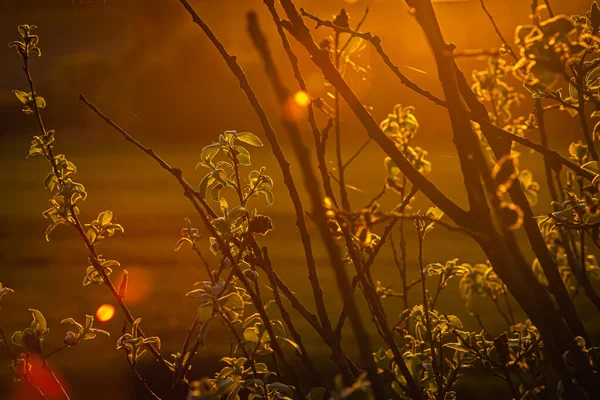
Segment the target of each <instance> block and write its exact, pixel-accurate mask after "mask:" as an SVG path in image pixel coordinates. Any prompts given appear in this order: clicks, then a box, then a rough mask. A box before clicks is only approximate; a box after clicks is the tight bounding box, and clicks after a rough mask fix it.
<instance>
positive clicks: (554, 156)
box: [302, 10, 595, 181]
mask: <svg viewBox="0 0 600 400" xmlns="http://www.w3.org/2000/svg"><path fill="white" fill-rule="evenodd" d="M302 13H303V15H305V16H307V17H308V18H310V19H313V20H314V21H316V22H317V26H326V27H328V28H331V29H335V30H337V31H340V32H345V33H350V34H352V35H354V36H356V37H360V38H361V39H363V40H366V41H367V42H369V43H371V44H372V45H373V47H374V48H375V50H376V51H377V53H378V54H379V56H380V57H381V59H382V60H383V62H384V63H385V65H386V66H387V67H388V68H389V69H390V70H391V71H392V72H393V73H394V74H395V75H396V76H397V77H398V78H399V79H400V82H401V83H402V84H403V85H405V86H406V87H407V88H409V89H411V90H413V91H414V92H415V93H417V94H419V95H421V96H423V97H425V98H427V99H429V100H430V101H432V102H433V103H434V104H436V105H438V106H442V107H447V104H446V102H445V101H444V100H442V99H440V98H439V97H436V96H435V95H433V94H431V93H430V92H428V91H426V90H424V89H422V88H421V87H419V86H418V85H417V84H415V83H414V82H412V81H411V80H410V79H408V78H407V77H406V76H405V75H403V74H402V73H401V72H400V70H399V68H398V66H397V65H395V64H394V63H393V62H392V60H391V59H390V57H389V56H388V54H387V53H386V52H385V51H384V49H383V47H382V45H381V39H380V38H379V37H378V36H373V35H372V34H370V33H368V32H366V33H362V32H356V31H354V30H352V29H349V28H343V27H339V26H337V25H335V24H333V23H332V22H331V21H325V20H322V19H319V18H318V17H316V16H314V15H312V14H309V13H307V12H306V11H304V10H302ZM556 100H557V101H558V100H560V99H556ZM563 105H564V106H565V107H571V108H576V107H574V106H573V105H571V104H568V103H564V104H563ZM470 117H471V118H472V119H473V120H474V121H475V122H477V123H479V124H480V125H482V126H483V127H486V128H487V129H488V130H489V132H490V134H491V135H493V137H494V138H501V139H505V140H509V141H512V142H516V143H519V144H521V145H523V146H525V147H528V148H530V149H532V150H534V151H536V152H538V153H540V154H543V155H546V156H547V157H548V158H549V159H550V160H551V161H552V164H553V166H560V165H563V166H565V167H567V168H569V169H571V170H572V171H573V172H575V173H576V174H577V175H579V176H583V177H585V178H586V179H588V180H590V181H591V180H593V179H594V177H595V174H593V173H591V172H590V171H587V170H584V169H583V168H581V167H580V166H578V165H577V164H575V163H573V162H572V161H570V160H569V159H567V158H565V157H562V156H561V155H560V154H559V153H557V152H555V151H553V150H550V149H548V148H546V147H545V146H542V145H540V144H538V143H535V142H533V141H531V140H529V139H527V138H524V137H520V136H517V135H514V134H512V133H510V132H507V131H506V130H504V129H502V128H499V127H497V126H495V125H493V124H491V123H490V122H489V121H486V120H481V119H480V118H476V117H474V116H473V115H470Z"/></svg>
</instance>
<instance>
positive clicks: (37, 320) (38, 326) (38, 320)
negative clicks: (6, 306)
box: [29, 308, 48, 333]
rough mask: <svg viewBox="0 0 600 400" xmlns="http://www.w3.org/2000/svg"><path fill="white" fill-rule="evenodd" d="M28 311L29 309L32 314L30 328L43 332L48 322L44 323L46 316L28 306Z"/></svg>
mask: <svg viewBox="0 0 600 400" xmlns="http://www.w3.org/2000/svg"><path fill="white" fill-rule="evenodd" d="M29 311H31V315H32V316H33V321H32V322H31V329H33V330H35V331H36V332H38V333H43V332H44V331H46V329H48V324H47V323H46V318H44V315H43V314H42V313H41V312H39V311H38V310H36V309H34V308H30V309H29Z"/></svg>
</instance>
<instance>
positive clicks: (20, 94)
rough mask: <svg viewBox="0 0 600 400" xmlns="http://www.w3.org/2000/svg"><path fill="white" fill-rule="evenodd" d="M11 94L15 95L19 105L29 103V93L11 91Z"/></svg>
mask: <svg viewBox="0 0 600 400" xmlns="http://www.w3.org/2000/svg"><path fill="white" fill-rule="evenodd" d="M12 92H13V93H14V94H15V96H17V99H19V101H20V102H21V103H23V104H25V105H26V104H27V103H29V101H30V99H31V96H30V95H29V93H27V92H23V91H21V90H13V91H12Z"/></svg>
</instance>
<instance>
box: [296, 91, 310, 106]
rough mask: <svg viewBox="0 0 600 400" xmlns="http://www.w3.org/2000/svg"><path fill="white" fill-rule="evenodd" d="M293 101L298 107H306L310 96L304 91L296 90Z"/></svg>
mask: <svg viewBox="0 0 600 400" xmlns="http://www.w3.org/2000/svg"><path fill="white" fill-rule="evenodd" d="M294 101H295V102H296V104H298V105H299V106H300V107H306V106H308V104H309V103H310V96H309V95H308V93H306V92H305V91H304V90H298V91H297V92H296V94H295V95H294Z"/></svg>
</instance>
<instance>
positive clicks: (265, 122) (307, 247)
mask: <svg viewBox="0 0 600 400" xmlns="http://www.w3.org/2000/svg"><path fill="white" fill-rule="evenodd" d="M180 3H181V4H182V5H183V6H184V8H185V9H186V10H187V11H188V13H189V14H190V15H191V17H192V20H193V21H194V23H195V24H197V25H198V26H199V27H200V28H201V29H202V31H203V32H204V33H205V34H206V36H207V37H208V39H209V40H210V41H211V43H212V44H213V45H214V46H215V48H216V49H217V50H218V51H219V54H220V55H221V56H222V57H223V59H224V60H225V62H226V63H227V66H228V67H229V69H230V70H231V71H232V73H233V74H234V75H235V76H236V78H237V79H238V81H239V82H240V87H241V89H242V91H243V92H244V94H245V95H246V97H247V98H248V101H249V102H250V104H251V106H252V108H253V109H254V111H255V113H256V114H257V116H258V117H259V120H260V122H261V125H262V127H263V130H264V133H265V136H266V137H267V139H268V141H269V143H270V145H271V149H272V151H273V154H274V155H275V158H276V159H277V162H278V164H279V167H280V169H281V171H282V173H283V181H284V183H285V185H286V187H287V188H288V192H289V195H290V198H291V200H292V203H293V205H294V210H295V212H296V225H297V227H298V231H299V233H300V237H301V240H302V246H303V248H304V255H305V258H306V264H307V269H308V274H309V280H310V282H311V285H312V288H313V294H314V297H315V303H316V305H317V312H318V314H319V317H320V319H321V323H322V324H323V325H324V326H327V325H331V323H329V324H328V323H327V322H328V320H329V317H328V314H327V310H326V308H325V302H324V300H323V290H322V289H321V286H320V283H319V278H318V274H317V269H316V262H315V259H314V255H313V251H312V245H311V242H310V235H309V233H308V229H307V228H306V220H305V217H304V208H303V206H302V201H301V199H300V195H299V194H298V190H297V188H296V185H295V183H294V179H293V177H292V173H291V170H290V165H289V163H288V161H287V160H286V158H285V155H284V153H283V151H282V149H281V146H280V145H279V141H278V139H277V136H276V134H275V130H274V129H273V127H272V126H271V123H270V122H269V119H268V117H267V115H266V113H265V111H264V109H263V108H262V106H261V104H260V102H259V101H258V98H257V97H256V94H255V93H254V91H253V89H252V87H251V86H250V83H249V82H248V79H247V78H246V75H245V73H244V71H243V70H242V68H241V67H240V65H239V64H238V62H237V60H236V57H235V56H231V55H230V54H229V53H228V52H227V50H226V49H225V47H224V46H223V44H222V43H221V42H220V41H219V40H218V38H217V37H216V36H215V34H214V33H213V32H212V31H211V29H210V28H209V27H208V25H207V24H206V23H205V22H204V21H203V20H202V18H200V16H199V15H198V13H197V12H196V11H195V10H194V9H193V7H192V6H191V5H190V4H189V2H188V1H187V0H180Z"/></svg>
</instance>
